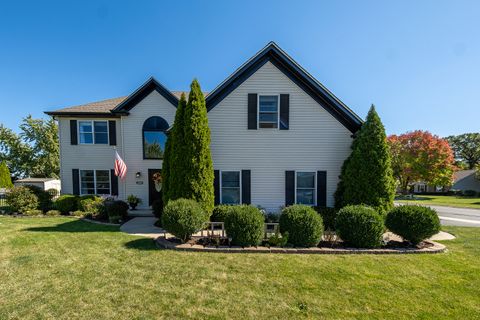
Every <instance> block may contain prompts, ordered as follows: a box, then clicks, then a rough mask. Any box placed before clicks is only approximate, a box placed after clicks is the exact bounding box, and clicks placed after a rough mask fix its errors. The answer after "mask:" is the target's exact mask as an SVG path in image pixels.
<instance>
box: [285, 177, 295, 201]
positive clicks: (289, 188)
mask: <svg viewBox="0 0 480 320" xmlns="http://www.w3.org/2000/svg"><path fill="white" fill-rule="evenodd" d="M294 203H295V171H285V206H290V205H292V204H294Z"/></svg>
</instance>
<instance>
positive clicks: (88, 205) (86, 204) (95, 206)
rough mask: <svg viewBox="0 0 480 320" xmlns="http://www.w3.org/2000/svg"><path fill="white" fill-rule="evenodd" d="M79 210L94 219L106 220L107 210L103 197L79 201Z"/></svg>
mask: <svg viewBox="0 0 480 320" xmlns="http://www.w3.org/2000/svg"><path fill="white" fill-rule="evenodd" d="M78 209H79V210H81V211H84V212H85V213H86V214H87V215H89V216H91V217H92V218H93V219H98V220H106V219H107V208H106V206H105V204H104V201H103V199H102V198H101V197H95V198H93V199H88V198H87V199H83V200H80V201H79V205H78Z"/></svg>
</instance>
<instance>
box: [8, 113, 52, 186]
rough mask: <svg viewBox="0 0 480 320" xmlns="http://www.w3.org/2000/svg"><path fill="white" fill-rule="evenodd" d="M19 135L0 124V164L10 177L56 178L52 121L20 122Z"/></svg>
mask: <svg viewBox="0 0 480 320" xmlns="http://www.w3.org/2000/svg"><path fill="white" fill-rule="evenodd" d="M20 130H21V132H20V134H16V133H15V132H13V130H11V129H8V128H6V127H4V126H3V125H1V124H0V160H2V161H6V162H7V165H8V167H9V168H10V170H11V172H12V174H13V176H15V177H23V176H31V177H52V178H57V177H58V176H59V174H60V146H59V142H58V127H57V124H56V122H55V120H54V119H53V118H50V119H48V120H46V119H34V118H32V116H31V115H29V116H27V117H26V118H24V119H23V121H22V124H21V125H20Z"/></svg>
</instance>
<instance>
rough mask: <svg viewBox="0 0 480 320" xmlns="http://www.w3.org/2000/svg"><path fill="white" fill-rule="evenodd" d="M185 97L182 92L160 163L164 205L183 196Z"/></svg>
mask: <svg viewBox="0 0 480 320" xmlns="http://www.w3.org/2000/svg"><path fill="white" fill-rule="evenodd" d="M186 107H187V99H186V97H185V94H184V93H182V96H181V97H180V101H179V102H178V107H177V111H176V113H175V120H174V123H173V126H172V128H171V130H170V132H169V134H168V139H167V142H166V145H165V153H164V158H163V165H162V178H163V181H162V198H163V203H164V205H166V204H167V203H168V201H169V200H175V199H178V198H181V197H183V196H184V194H183V191H184V190H185V156H186V155H185V140H184V132H185V108H186Z"/></svg>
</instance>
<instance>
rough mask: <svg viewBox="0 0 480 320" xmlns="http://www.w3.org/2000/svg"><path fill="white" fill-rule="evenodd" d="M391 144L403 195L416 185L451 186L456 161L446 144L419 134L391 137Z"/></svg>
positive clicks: (395, 172)
mask: <svg viewBox="0 0 480 320" xmlns="http://www.w3.org/2000/svg"><path fill="white" fill-rule="evenodd" d="M388 143H389V145H390V150H391V153H392V167H393V172H394V176H395V178H396V179H397V180H398V181H399V183H400V187H401V188H402V191H403V192H408V186H409V185H410V184H411V183H413V182H416V181H423V182H426V183H428V184H430V185H435V186H446V185H450V184H451V183H452V179H453V172H454V169H455V165H454V162H455V159H454V156H453V151H452V149H451V148H450V145H449V144H448V142H447V140H445V139H441V138H439V137H438V136H436V135H433V134H431V133H430V132H428V131H420V130H417V131H413V132H407V133H404V134H402V135H399V136H397V135H391V136H389V137H388Z"/></svg>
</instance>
